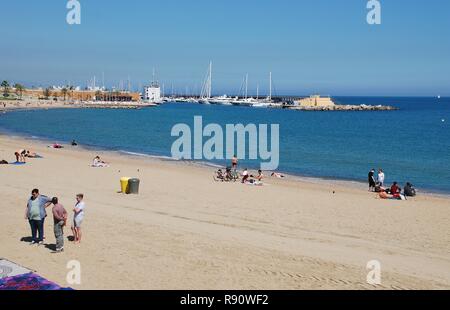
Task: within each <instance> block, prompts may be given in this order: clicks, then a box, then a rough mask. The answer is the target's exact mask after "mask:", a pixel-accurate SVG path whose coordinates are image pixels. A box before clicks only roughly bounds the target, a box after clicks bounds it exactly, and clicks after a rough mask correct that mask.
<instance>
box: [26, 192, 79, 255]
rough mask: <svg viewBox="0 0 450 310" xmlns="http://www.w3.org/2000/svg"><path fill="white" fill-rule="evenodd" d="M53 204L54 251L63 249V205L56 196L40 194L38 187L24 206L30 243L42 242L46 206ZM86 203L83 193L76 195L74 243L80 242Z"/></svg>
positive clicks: (64, 220) (73, 225)
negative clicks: (28, 225)
mask: <svg viewBox="0 0 450 310" xmlns="http://www.w3.org/2000/svg"><path fill="white" fill-rule="evenodd" d="M51 205H53V207H52V214H53V230H54V234H55V239H56V247H55V250H54V253H61V252H63V251H64V227H66V225H67V220H68V213H67V211H66V209H65V208H64V206H63V205H62V204H61V203H60V202H59V199H58V197H53V198H49V197H47V196H45V195H41V194H40V192H39V189H33V190H32V192H31V197H30V198H29V199H28V202H27V206H26V208H25V219H26V220H27V221H28V222H29V224H30V228H31V242H30V245H43V244H44V239H45V237H44V222H45V219H46V217H47V211H46V210H47V208H48V207H49V206H51ZM85 208H86V205H85V203H84V195H83V194H78V195H76V204H75V206H74V208H73V209H72V211H73V220H72V225H71V229H72V234H73V241H74V242H75V243H81V235H82V234H81V224H82V223H83V219H84V212H85Z"/></svg>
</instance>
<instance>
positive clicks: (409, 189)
mask: <svg viewBox="0 0 450 310" xmlns="http://www.w3.org/2000/svg"><path fill="white" fill-rule="evenodd" d="M403 192H404V193H405V196H407V197H415V196H416V189H415V188H414V185H412V184H411V183H409V182H408V183H406V185H405V188H404V189H403Z"/></svg>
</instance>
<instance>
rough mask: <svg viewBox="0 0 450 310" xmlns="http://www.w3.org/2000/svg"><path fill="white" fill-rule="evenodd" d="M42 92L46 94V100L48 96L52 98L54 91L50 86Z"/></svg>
mask: <svg viewBox="0 0 450 310" xmlns="http://www.w3.org/2000/svg"><path fill="white" fill-rule="evenodd" d="M42 94H43V95H44V98H45V99H46V100H48V98H50V96H51V95H52V91H51V90H50V87H47V88H46V89H44V91H43V92H42Z"/></svg>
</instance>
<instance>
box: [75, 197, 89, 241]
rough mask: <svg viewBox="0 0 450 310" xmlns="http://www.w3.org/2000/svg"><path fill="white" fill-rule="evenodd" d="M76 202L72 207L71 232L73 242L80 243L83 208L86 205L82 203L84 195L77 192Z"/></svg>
mask: <svg viewBox="0 0 450 310" xmlns="http://www.w3.org/2000/svg"><path fill="white" fill-rule="evenodd" d="M76 199H77V203H76V205H75V207H74V208H73V225H72V233H73V241H74V242H75V243H81V224H82V223H83V220H84V209H85V208H86V205H85V204H84V201H83V199H84V195H83V194H78V195H77V197H76Z"/></svg>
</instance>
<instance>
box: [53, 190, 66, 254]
mask: <svg viewBox="0 0 450 310" xmlns="http://www.w3.org/2000/svg"><path fill="white" fill-rule="evenodd" d="M52 204H53V208H52V213H53V230H54V232H55V238H56V249H55V252H54V253H61V252H63V251H64V226H66V223H67V211H66V209H64V207H63V205H61V204H59V203H58V198H57V197H54V198H53V199H52Z"/></svg>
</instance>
